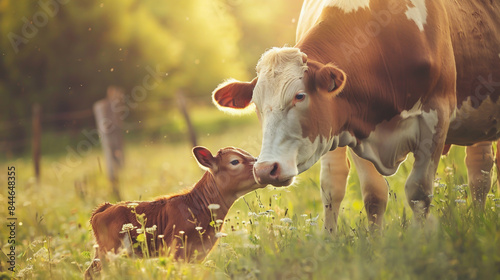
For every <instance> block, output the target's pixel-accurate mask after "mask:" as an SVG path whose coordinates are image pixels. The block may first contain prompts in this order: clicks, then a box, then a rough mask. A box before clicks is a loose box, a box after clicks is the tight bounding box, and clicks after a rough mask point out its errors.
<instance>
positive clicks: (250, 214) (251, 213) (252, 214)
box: [248, 212, 259, 217]
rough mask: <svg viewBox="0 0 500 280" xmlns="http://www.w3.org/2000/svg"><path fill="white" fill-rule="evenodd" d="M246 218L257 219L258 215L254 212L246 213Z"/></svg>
mask: <svg viewBox="0 0 500 280" xmlns="http://www.w3.org/2000/svg"><path fill="white" fill-rule="evenodd" d="M248 216H250V217H257V216H259V215H258V214H257V213H255V212H248Z"/></svg>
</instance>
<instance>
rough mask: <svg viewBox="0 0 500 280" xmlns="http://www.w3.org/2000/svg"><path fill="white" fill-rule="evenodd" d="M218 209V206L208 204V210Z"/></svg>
mask: <svg viewBox="0 0 500 280" xmlns="http://www.w3.org/2000/svg"><path fill="white" fill-rule="evenodd" d="M219 208H220V205H219V204H209V205H208V209H210V210H217V209H219Z"/></svg>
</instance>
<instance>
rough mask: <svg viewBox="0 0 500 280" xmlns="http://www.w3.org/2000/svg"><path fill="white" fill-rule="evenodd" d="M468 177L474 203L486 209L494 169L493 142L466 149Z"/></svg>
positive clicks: (481, 143)
mask: <svg viewBox="0 0 500 280" xmlns="http://www.w3.org/2000/svg"><path fill="white" fill-rule="evenodd" d="M466 153H467V156H466V157H465V163H466V165H467V175H468V177H469V188H470V191H471V194H472V199H473V200H474V202H475V203H476V204H477V205H478V206H480V207H484V203H485V202H486V195H487V194H488V192H489V191H490V188H491V168H492V167H493V148H492V143H491V142H480V143H477V144H474V145H472V146H468V147H467V148H466Z"/></svg>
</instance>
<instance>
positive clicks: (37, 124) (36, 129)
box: [32, 103, 42, 183]
mask: <svg viewBox="0 0 500 280" xmlns="http://www.w3.org/2000/svg"><path fill="white" fill-rule="evenodd" d="M32 113H33V116H32V130H33V140H32V150H33V151H32V153H33V165H34V169H35V177H36V182H37V183H40V156H41V142H42V107H41V106H40V104H38V103H37V104H34V105H33V109H32Z"/></svg>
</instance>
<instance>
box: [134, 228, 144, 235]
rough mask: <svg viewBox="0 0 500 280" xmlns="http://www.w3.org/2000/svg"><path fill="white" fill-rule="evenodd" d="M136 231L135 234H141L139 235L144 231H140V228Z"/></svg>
mask: <svg viewBox="0 0 500 280" xmlns="http://www.w3.org/2000/svg"><path fill="white" fill-rule="evenodd" d="M136 231H137V234H141V233H143V232H144V231H143V230H142V228H138V229H137V230H136Z"/></svg>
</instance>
